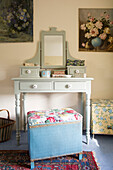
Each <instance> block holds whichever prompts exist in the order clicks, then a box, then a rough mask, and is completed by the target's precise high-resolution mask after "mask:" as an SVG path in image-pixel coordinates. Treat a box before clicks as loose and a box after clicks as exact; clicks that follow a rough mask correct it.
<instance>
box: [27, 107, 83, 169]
mask: <svg viewBox="0 0 113 170" xmlns="http://www.w3.org/2000/svg"><path fill="white" fill-rule="evenodd" d="M27 118H28V145H29V154H30V160H31V169H33V168H34V167H35V166H34V161H36V160H40V159H46V158H51V157H58V156H63V155H70V154H75V153H79V159H82V115H80V114H79V113H77V112H76V111H75V110H73V109H70V108H63V109H60V110H59V109H52V110H38V111H30V112H28V113H27Z"/></svg>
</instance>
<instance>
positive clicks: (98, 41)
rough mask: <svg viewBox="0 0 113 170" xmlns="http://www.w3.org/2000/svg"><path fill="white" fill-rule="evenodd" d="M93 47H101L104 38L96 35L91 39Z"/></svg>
mask: <svg viewBox="0 0 113 170" xmlns="http://www.w3.org/2000/svg"><path fill="white" fill-rule="evenodd" d="M91 44H92V45H93V47H99V46H100V45H101V44H102V40H101V39H100V38H99V37H96V38H94V39H92V40H91Z"/></svg>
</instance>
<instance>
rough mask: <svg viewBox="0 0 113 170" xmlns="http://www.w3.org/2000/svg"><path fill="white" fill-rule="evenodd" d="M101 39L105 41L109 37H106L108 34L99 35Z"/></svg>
mask: <svg viewBox="0 0 113 170" xmlns="http://www.w3.org/2000/svg"><path fill="white" fill-rule="evenodd" d="M99 37H100V38H101V39H102V40H105V39H106V37H107V35H106V33H102V34H100V35H99Z"/></svg>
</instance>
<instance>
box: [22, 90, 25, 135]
mask: <svg viewBox="0 0 113 170" xmlns="http://www.w3.org/2000/svg"><path fill="white" fill-rule="evenodd" d="M22 102H23V115H24V132H25V131H26V114H25V93H23V94H22Z"/></svg>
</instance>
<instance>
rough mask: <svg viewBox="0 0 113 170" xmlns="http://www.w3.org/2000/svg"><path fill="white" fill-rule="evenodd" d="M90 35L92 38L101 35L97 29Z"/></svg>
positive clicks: (91, 31)
mask: <svg viewBox="0 0 113 170" xmlns="http://www.w3.org/2000/svg"><path fill="white" fill-rule="evenodd" d="M90 33H91V36H92V37H96V36H97V35H98V34H99V32H98V29H97V28H93V29H91V30H90Z"/></svg>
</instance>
